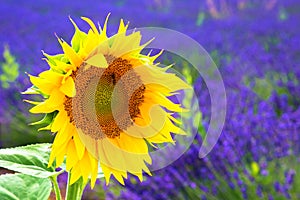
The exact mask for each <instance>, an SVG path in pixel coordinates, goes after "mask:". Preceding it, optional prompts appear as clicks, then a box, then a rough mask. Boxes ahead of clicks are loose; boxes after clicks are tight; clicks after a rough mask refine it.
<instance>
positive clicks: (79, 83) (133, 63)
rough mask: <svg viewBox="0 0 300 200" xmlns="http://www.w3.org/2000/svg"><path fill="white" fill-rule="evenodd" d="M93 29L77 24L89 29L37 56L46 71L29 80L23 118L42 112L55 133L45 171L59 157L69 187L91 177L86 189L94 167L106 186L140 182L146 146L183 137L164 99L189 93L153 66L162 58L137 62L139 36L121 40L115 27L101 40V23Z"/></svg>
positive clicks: (122, 30)
mask: <svg viewBox="0 0 300 200" xmlns="http://www.w3.org/2000/svg"><path fill="white" fill-rule="evenodd" d="M108 17H109V16H107V18H106V21H105V23H104V26H103V28H100V30H98V29H97V28H96V26H95V25H94V23H93V22H92V21H91V20H90V19H88V18H85V17H82V19H83V20H84V21H86V22H87V23H88V24H89V26H90V29H89V31H88V32H87V33H85V32H83V31H81V30H80V29H79V28H78V27H77V25H76V24H75V23H74V21H73V20H72V19H71V18H70V20H71V22H72V24H73V25H74V27H75V33H74V35H73V38H72V40H71V45H69V44H67V43H66V42H65V41H63V40H62V39H59V38H58V41H59V43H60V45H61V47H62V50H63V53H62V54H58V55H53V56H52V55H48V54H46V53H43V54H44V56H45V57H46V58H45V60H46V61H47V63H48V64H49V66H50V69H49V70H47V71H44V72H42V73H40V74H39V75H38V76H37V77H35V76H32V75H29V77H30V81H31V82H32V84H33V86H32V87H31V88H30V89H29V90H27V92H24V93H25V94H41V95H42V96H43V97H44V99H43V101H42V102H34V101H28V100H27V102H29V103H32V104H35V106H34V107H33V108H31V109H30V112H31V113H45V114H46V117H47V116H51V117H50V119H51V120H50V122H49V125H48V126H47V127H45V128H43V129H46V130H51V132H53V133H56V136H55V139H54V142H53V145H52V150H51V154H50V160H49V166H50V165H52V163H53V162H54V160H55V161H56V162H55V163H56V167H59V166H60V165H61V164H62V162H63V161H64V159H65V157H66V170H67V171H69V172H70V173H71V179H70V182H71V184H72V183H74V182H75V181H77V180H78V179H79V178H80V177H82V178H83V180H84V181H87V180H88V178H91V186H92V187H94V184H95V181H96V178H97V173H98V166H99V164H100V167H101V168H102V171H103V173H104V175H105V178H106V182H107V184H108V183H109V179H110V176H111V175H113V176H114V177H115V178H116V179H117V180H118V181H119V182H120V183H121V184H124V178H127V172H129V173H131V174H134V175H136V176H138V178H139V179H140V181H142V180H143V175H142V174H143V171H144V172H146V173H148V174H149V175H151V173H150V171H149V169H148V167H147V166H146V163H148V164H151V158H150V156H149V149H148V144H149V145H152V146H154V147H155V144H159V143H167V142H171V143H174V141H173V138H172V136H171V133H173V134H185V133H184V131H183V130H182V129H180V128H179V127H178V126H177V125H176V124H177V123H179V121H178V120H176V119H175V118H174V117H173V116H172V115H173V113H176V112H182V111H183V110H184V109H183V108H182V107H181V106H180V104H175V103H173V102H172V101H171V100H170V99H169V98H168V97H169V96H172V95H174V94H175V93H174V92H175V91H178V90H182V89H187V88H190V86H189V85H188V84H186V83H185V82H184V81H182V80H181V79H180V78H178V77H177V76H176V75H175V74H171V73H167V72H166V70H167V68H161V67H159V66H158V65H157V64H154V60H155V59H156V58H157V57H158V56H159V55H160V54H161V53H162V52H160V53H159V54H156V55H154V56H150V54H148V55H143V54H141V51H142V50H143V49H144V47H145V46H146V45H147V44H148V43H147V44H144V45H141V44H140V42H141V34H140V32H136V31H133V32H132V33H130V34H127V32H128V31H127V28H128V24H127V25H125V24H124V22H123V20H121V21H120V25H119V29H118V33H117V34H116V35H114V36H112V37H108V36H107V33H106V32H107V31H106V29H107V21H108Z"/></svg>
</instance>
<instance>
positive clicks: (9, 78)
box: [0, 46, 19, 89]
mask: <svg viewBox="0 0 300 200" xmlns="http://www.w3.org/2000/svg"><path fill="white" fill-rule="evenodd" d="M3 57H4V62H3V63H1V70H2V73H1V75H0V82H1V86H2V88H5V89H6V88H9V86H10V84H11V83H12V82H14V81H15V80H16V79H17V78H18V76H19V64H18V63H17V62H16V58H15V57H14V56H13V55H11V53H10V51H9V48H8V47H7V46H5V49H4V52H3Z"/></svg>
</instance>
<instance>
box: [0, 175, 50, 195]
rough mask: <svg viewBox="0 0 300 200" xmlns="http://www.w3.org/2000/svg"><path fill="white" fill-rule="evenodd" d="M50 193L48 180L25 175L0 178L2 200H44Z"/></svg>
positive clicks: (2, 176)
mask: <svg viewBox="0 0 300 200" xmlns="http://www.w3.org/2000/svg"><path fill="white" fill-rule="evenodd" d="M50 192H51V181H50V180H49V179H42V178H37V177H33V176H29V175H25V174H6V175H1V176H0V196H1V199H2V200H19V199H24V200H26V199H28V200H32V199H41V200H43V199H45V200H47V199H48V198H49V196H50Z"/></svg>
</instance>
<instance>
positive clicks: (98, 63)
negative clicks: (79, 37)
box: [85, 53, 108, 68]
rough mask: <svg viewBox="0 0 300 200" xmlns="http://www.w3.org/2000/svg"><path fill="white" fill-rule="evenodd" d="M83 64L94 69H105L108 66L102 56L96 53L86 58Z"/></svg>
mask: <svg viewBox="0 0 300 200" xmlns="http://www.w3.org/2000/svg"><path fill="white" fill-rule="evenodd" d="M85 63H87V64H89V65H92V66H94V67H100V68H107V66H108V64H107V61H106V58H105V57H104V55H103V54H101V53H97V54H95V55H93V56H92V57H90V58H88V59H87V60H86V61H85Z"/></svg>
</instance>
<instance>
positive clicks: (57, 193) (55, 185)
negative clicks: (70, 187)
mask: <svg viewBox="0 0 300 200" xmlns="http://www.w3.org/2000/svg"><path fill="white" fill-rule="evenodd" d="M50 179H51V182H52V184H53V189H54V193H55V197H56V200H61V194H60V189H59V185H58V182H57V176H54V177H51V178H50Z"/></svg>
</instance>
